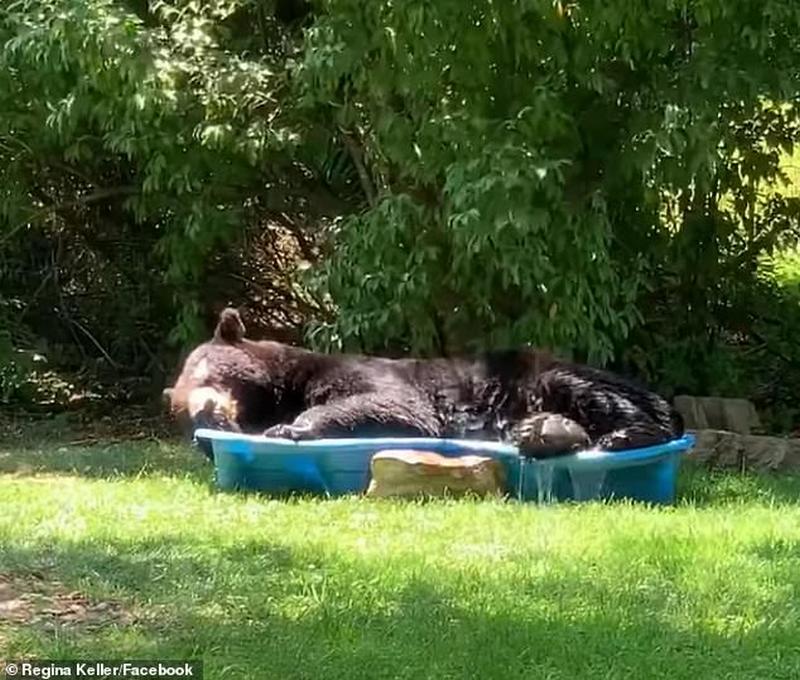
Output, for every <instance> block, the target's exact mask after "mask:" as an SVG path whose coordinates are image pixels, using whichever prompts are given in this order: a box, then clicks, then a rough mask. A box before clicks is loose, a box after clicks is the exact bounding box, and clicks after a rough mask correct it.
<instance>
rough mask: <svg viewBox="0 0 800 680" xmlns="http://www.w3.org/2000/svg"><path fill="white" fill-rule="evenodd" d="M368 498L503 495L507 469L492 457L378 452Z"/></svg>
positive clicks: (416, 452) (415, 452)
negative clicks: (472, 494) (469, 494)
mask: <svg viewBox="0 0 800 680" xmlns="http://www.w3.org/2000/svg"><path fill="white" fill-rule="evenodd" d="M370 467H371V470H372V481H371V482H370V485H369V488H368V489H367V495H368V496H378V497H386V496H405V497H408V496H419V495H426V496H443V495H445V494H446V493H449V494H452V495H461V494H464V493H467V492H470V491H471V492H474V493H477V494H480V495H486V494H503V493H504V491H505V468H504V467H503V464H502V463H501V462H500V461H499V460H497V459H495V458H491V457H488V456H477V455H473V456H460V457H457V458H449V457H446V456H441V455H439V454H437V453H429V452H426V451H414V450H403V449H397V450H386V451H378V452H377V453H376V454H375V455H374V456H373V457H372V463H371V465H370Z"/></svg>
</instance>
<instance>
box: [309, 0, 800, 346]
mask: <svg viewBox="0 0 800 680" xmlns="http://www.w3.org/2000/svg"><path fill="white" fill-rule="evenodd" d="M734 4H737V3H734ZM322 5H323V7H324V13H323V14H322V15H321V16H320V17H319V18H318V19H317V21H316V23H315V25H314V27H313V28H312V29H311V31H310V33H309V38H308V47H307V49H306V50H305V52H304V61H303V63H302V67H301V70H300V75H301V77H302V82H303V85H304V96H305V102H306V103H307V104H308V105H309V106H310V107H313V109H314V111H315V112H316V114H317V115H319V116H321V117H322V118H323V119H325V120H327V121H329V122H330V124H331V125H334V124H335V125H336V126H338V127H339V128H341V129H344V130H346V131H348V133H349V134H350V135H351V136H352V137H353V138H355V139H356V140H359V142H360V144H361V145H362V146H363V152H364V156H365V158H366V159H367V160H368V165H369V167H368V170H369V172H368V176H369V178H370V179H371V181H372V182H373V183H374V184H375V185H376V186H377V192H376V199H375V201H374V202H373V204H372V205H370V206H369V207H368V208H367V210H366V211H365V212H364V213H363V214H361V215H358V216H356V217H354V218H353V219H350V220H349V221H348V222H347V223H346V224H345V226H344V228H343V234H342V236H341V245H340V249H339V250H338V251H337V253H336V254H335V255H334V257H333V258H332V260H331V261H330V262H329V263H328V269H327V271H326V272H325V277H324V282H325V283H326V284H327V285H328V286H330V289H331V291H332V293H333V296H334V298H335V299H336V301H337V302H338V303H339V304H340V306H341V309H342V314H341V315H340V317H339V319H338V323H337V324H336V325H335V327H334V328H327V329H323V330H324V331H325V332H326V333H325V334H326V335H327V338H328V340H331V339H333V340H337V341H338V342H339V344H344V345H350V344H353V342H354V341H359V342H362V343H364V344H366V345H367V346H369V347H378V346H380V345H381V343H382V342H383V339H384V338H387V339H388V340H390V341H398V342H410V344H411V345H412V346H413V347H415V348H428V349H429V348H434V347H435V348H441V347H447V348H453V349H459V348H461V347H462V346H464V345H476V344H477V345H486V344H498V343H506V342H519V341H532V342H536V343H539V344H546V345H551V346H552V345H555V346H566V347H568V348H571V349H576V350H578V353H579V354H585V355H589V356H590V357H594V358H596V359H598V360H605V359H608V358H610V356H611V355H612V353H613V352H612V350H613V349H615V347H616V346H618V345H619V344H620V343H622V342H624V340H625V338H626V336H627V334H628V331H629V330H630V329H631V327H632V326H634V325H636V322H637V320H638V313H637V312H641V313H646V309H644V308H643V307H642V305H641V304H640V301H641V300H640V299H637V294H641V293H642V290H643V285H644V284H652V283H654V282H655V283H656V284H658V282H659V281H658V280H659V277H660V275H661V273H660V272H659V271H656V270H655V268H656V267H658V262H659V261H660V259H661V257H662V256H663V255H664V252H663V248H661V247H660V246H661V244H662V243H664V242H667V243H668V244H670V245H671V242H672V241H673V240H675V241H677V242H680V241H681V240H682V239H681V238H680V237H679V238H677V239H673V238H672V236H671V235H670V234H669V233H668V232H667V229H668V228H669V226H670V224H669V222H668V221H666V220H664V219H662V217H661V212H662V208H663V204H664V199H665V196H664V194H665V193H666V194H669V195H671V196H672V197H673V198H675V199H677V200H679V201H684V202H687V201H688V204H693V203H698V202H699V201H700V198H701V197H705V196H706V195H707V194H708V191H709V187H710V186H712V185H713V184H714V183H719V182H720V179H721V178H720V172H721V170H720V164H721V163H723V164H724V163H726V162H727V167H726V168H725V170H726V171H728V172H729V173H731V172H733V171H734V170H736V171H737V172H739V177H740V179H738V180H734V178H733V175H732V174H730V176H727V177H725V178H724V180H725V181H724V183H723V185H722V186H721V187H718V188H717V191H719V192H721V193H724V192H726V191H730V190H733V189H735V188H736V185H737V182H738V183H739V184H745V185H747V184H749V182H750V179H752V175H753V173H755V174H758V176H759V177H763V176H765V175H766V174H769V172H768V171H772V173H773V175H774V174H775V172H774V167H772V165H771V160H772V157H773V155H774V153H775V151H774V149H775V148H776V147H778V146H779V145H785V144H787V143H788V144H790V143H791V142H790V141H787V139H788V138H789V137H790V136H791V135H790V134H789V133H790V132H792V133H793V132H794V131H795V129H794V128H793V127H792V126H793V125H794V121H795V120H796V115H795V114H796V111H795V110H794V109H792V110H791V111H790V112H789V113H787V114H786V119H787V121H788V119H792V122H791V123H789V122H786V123H785V124H784V121H778V122H774V121H773V124H772V127H769V126H766V127H767V128H768V129H766V131H765V132H766V134H764V135H762V134H761V133H762V132H763V131H762V130H761V129H756V130H755V132H754V133H753V134H751V137H753V138H752V139H747V140H746V141H747V142H749V143H750V146H751V147H752V148H753V149H755V148H756V147H757V145H758V144H762V145H765V146H766V148H759V149H758V152H757V153H755V152H754V153H751V154H750V155H749V156H747V157H745V158H744V159H742V158H741V157H739V158H736V157H735V156H733V155H732V154H735V153H736V152H737V150H738V149H737V147H738V146H741V145H742V144H743V142H741V141H740V140H739V137H747V133H748V132H749V131H750V130H749V128H747V123H748V122H749V121H750V119H751V118H752V117H753V116H755V115H756V113H757V112H760V111H761V102H762V101H763V98H764V97H771V98H772V99H774V100H778V101H782V100H785V99H786V98H787V97H789V96H791V95H793V94H794V93H795V92H796V91H797V75H796V74H797V73H798V70H797V65H798V63H799V61H800V52H799V51H798V47H800V46H799V45H798V41H797V38H796V36H797V35H798V32H797V28H798V24H799V23H800V10H798V8H797V7H795V6H794V4H792V3H783V2H772V3H769V6H768V8H767V10H768V11H763V12H762V5H761V4H760V3H759V4H758V5H757V6H756V5H755V4H753V3H748V2H741V3H738V7H736V8H734V7H733V6H732V4H731V3H730V2H728V1H727V0H725V1H723V0H706V1H704V2H691V3H689V2H668V3H667V2H665V3H657V4H656V5H655V6H652V4H642V3H629V2H611V3H608V2H599V1H597V2H593V1H586V2H579V3H572V4H569V5H567V4H562V3H560V2H556V3H553V2H550V1H549V0H547V1H546V2H545V1H544V0H542V1H541V2H528V1H525V2H523V1H521V0H520V1H516V2H505V3H492V2H472V3H463V2H460V1H458V0H450V1H449V2H448V1H445V2H438V3H435V4H434V5H429V4H423V3H418V2H412V3H399V4H398V3H384V2H376V3H369V5H368V6H366V7H365V6H363V3H357V2H352V1H351V0H330V1H328V2H325V3H322ZM759 115H761V114H759ZM737 124H738V126H739V127H738V128H737ZM787 125H788V126H789V127H786V126H787ZM735 163H739V164H740V166H741V167H738V168H734V167H733V166H734V164H735ZM740 188H741V189H742V191H740V192H739V196H738V198H739V199H743V202H742V201H741V200H740V201H739V202H738V203H736V205H735V206H734V211H735V213H736V217H737V218H739V219H741V218H744V217H745V216H746V215H747V213H748V211H749V210H750V209H751V208H752V207H753V201H752V200H749V199H750V197H749V196H748V195H746V192H745V190H746V189H747V187H746V186H742V187H740ZM366 193H369V192H366ZM778 212H780V211H778ZM781 220H783V221H784V222H785V221H786V216H785V215H781V216H780V217H779V219H778V222H780V221H781ZM673 224H674V223H673ZM687 231H692V232H695V231H697V230H696V229H694V228H691V229H687ZM684 235H685V234H684ZM692 238H695V237H694V236H692ZM747 238H748V239H749V242H753V241H754V240H755V241H756V242H757V241H758V238H759V237H757V236H755V232H753V233H750V234H747ZM763 247H764V246H763V245H762V244H761V243H760V242H757V243H756V245H755V247H753V249H754V250H755V251H760V250H761V249H762V248H763ZM712 257H713V253H711V254H710V255H709V259H710V258H712ZM694 259H696V258H694ZM694 259H693V258H688V259H687V260H686V264H687V265H688V266H689V267H692V268H693V267H694V265H695V261H694Z"/></svg>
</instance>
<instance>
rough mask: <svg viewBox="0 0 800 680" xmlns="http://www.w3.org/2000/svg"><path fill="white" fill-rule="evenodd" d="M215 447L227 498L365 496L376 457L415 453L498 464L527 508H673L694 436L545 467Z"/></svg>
mask: <svg viewBox="0 0 800 680" xmlns="http://www.w3.org/2000/svg"><path fill="white" fill-rule="evenodd" d="M195 438H196V439H197V440H205V441H208V442H210V443H211V448H212V450H213V453H214V467H215V470H216V483H217V486H218V487H219V488H220V489H223V490H248V491H261V492H266V493H272V494H286V493H293V492H295V493H312V494H323V495H326V496H340V495H343V494H352V493H362V492H364V491H366V489H367V487H368V486H369V482H370V462H371V460H372V456H373V455H374V454H375V453H376V452H378V451H383V450H387V449H414V450H417V451H428V452H432V453H438V454H440V455H443V456H465V455H484V456H492V457H495V458H497V459H499V460H500V461H501V462H502V463H503V465H504V467H505V471H506V487H507V488H506V491H507V493H508V495H509V496H511V497H513V498H517V499H519V500H523V501H538V502H540V503H543V502H553V501H564V500H576V501H585V500H596V499H609V498H629V499H632V500H638V501H645V502H650V503H672V502H673V501H674V499H675V490H676V483H677V476H678V469H679V467H680V459H681V455H682V454H684V453H686V452H687V451H688V450H689V449H691V448H692V446H693V445H694V442H695V440H694V437H693V436H692V435H689V434H687V435H684V436H683V437H681V438H680V439H675V440H672V441H670V442H667V443H665V444H660V445H658V446H651V447H647V448H640V449H628V450H625V451H615V452H608V451H597V450H587V451H580V452H577V453H574V454H570V455H566V456H559V457H556V458H549V459H545V460H534V459H526V458H523V457H522V456H520V455H519V450H518V449H517V447H515V446H513V445H511V444H503V443H500V442H491V441H476V440H461V439H430V438H408V437H403V438H400V437H383V438H353V439H318V440H311V441H302V442H293V441H288V440H285V439H273V438H269V437H262V436H258V435H243V434H236V433H233V432H221V431H218V430H206V429H201V430H197V431H196V432H195Z"/></svg>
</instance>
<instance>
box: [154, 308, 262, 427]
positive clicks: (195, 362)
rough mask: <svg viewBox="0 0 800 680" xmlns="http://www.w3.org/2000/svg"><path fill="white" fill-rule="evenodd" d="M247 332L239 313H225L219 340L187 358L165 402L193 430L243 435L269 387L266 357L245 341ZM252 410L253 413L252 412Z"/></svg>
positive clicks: (217, 335) (217, 332)
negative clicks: (258, 397)
mask: <svg viewBox="0 0 800 680" xmlns="http://www.w3.org/2000/svg"><path fill="white" fill-rule="evenodd" d="M245 332H246V330H245V326H244V323H243V322H242V318H241V316H240V315H239V312H237V311H236V310H235V309H231V308H227V309H224V310H223V311H222V312H221V313H220V315H219V320H218V322H217V326H216V328H215V330H214V337H213V338H212V339H211V340H209V341H208V342H205V343H203V344H202V345H200V346H198V347H196V348H195V349H194V350H193V351H192V352H191V353H190V354H189V356H188V357H187V358H186V361H185V362H184V364H183V366H182V368H181V372H180V375H179V376H178V379H177V380H176V381H175V384H174V385H173V386H172V387H168V388H166V389H165V390H164V393H163V394H164V400H165V401H166V402H167V404H168V406H169V410H170V412H171V413H172V415H173V416H174V417H175V418H176V419H177V420H179V421H180V422H182V423H183V424H184V426H185V427H187V429H191V431H194V430H196V429H199V428H210V429H216V430H229V431H234V432H239V431H242V429H243V428H242V424H243V423H242V417H243V416H245V415H246V411H247V410H248V409H247V406H248V404H247V403H242V402H243V400H245V402H246V400H247V399H248V397H249V399H250V401H253V400H254V399H255V397H254V396H252V395H253V393H254V391H255V390H257V389H258V387H257V386H258V385H259V384H260V383H261V382H262V381H263V377H264V376H263V368H264V367H263V365H262V364H263V357H259V356H258V353H257V352H254V351H253V346H255V345H257V343H251V342H249V341H247V340H245V337H244V336H245ZM250 410H252V407H251V408H250Z"/></svg>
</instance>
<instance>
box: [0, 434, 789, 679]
mask: <svg viewBox="0 0 800 680" xmlns="http://www.w3.org/2000/svg"><path fill="white" fill-rule="evenodd" d="M3 588H5V590H3ZM3 592H5V593H6V597H5V600H6V602H5V609H3V601H2V600H1V599H0V657H3V656H5V657H7V658H18V657H21V656H37V657H40V658H73V659H74V658H84V659H85V658H106V659H107V658H137V659H141V658H173V659H177V658H187V657H201V658H202V659H203V660H204V662H205V667H206V672H205V677H206V678H313V679H315V680H317V679H321V678H343V679H346V678H351V677H352V678H409V679H412V678H413V679H415V680H416V679H417V678H437V679H438V678H464V677H474V678H491V677H497V678H514V677H525V678H542V679H544V678H564V679H565V680H566V679H572V678H670V679H675V680H678V679H680V678H688V679H691V680H697V679H699V678H703V679H707V678H753V679H767V678H770V679H773V678H787V679H788V678H792V679H795V678H797V677H800V479H769V478H761V479H757V478H751V477H737V476H735V475H720V476H712V475H708V474H697V473H695V474H684V477H683V479H682V482H681V500H680V503H679V504H678V506H677V507H673V508H667V509H652V508H648V507H643V506H636V505H632V504H621V503H616V504H609V505H601V504H588V505H582V506H573V507H568V506H561V507H555V506H552V507H535V506H533V505H524V506H522V505H519V504H516V503H512V502H509V503H502V502H488V501H486V502H472V501H460V502H444V501H442V502H429V503H408V502H387V501H383V502H381V501H368V500H364V499H358V498H349V499H344V500H334V501H322V500H313V499H305V500H294V501H276V500H270V499H266V498H262V497H257V496H243V495H231V494H222V493H217V492H215V490H214V489H213V486H212V484H211V471H210V469H209V468H208V467H206V466H205V465H204V464H203V463H202V461H200V460H199V458H198V457H196V456H195V454H193V453H192V452H190V451H189V450H188V449H187V448H186V447H182V446H176V445H171V444H166V443H159V442H150V443H139V444H133V443H120V444H116V445H113V446H107V447H103V446H93V447H84V448H81V447H80V446H62V447H60V448H59V446H58V445H56V444H53V445H50V446H45V445H41V444H39V445H37V444H31V443H26V442H24V441H19V442H14V443H12V444H9V443H5V444H0V594H2V593H3ZM14 597H16V602H15V601H14ZM9 601H11V604H9ZM37 603H39V604H37ZM41 603H44V604H41ZM76 603H77V604H76ZM4 611H5V616H4V615H3V612H4ZM87 612H88V613H87ZM89 614H91V615H89ZM82 616H83V618H81V617H82Z"/></svg>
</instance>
